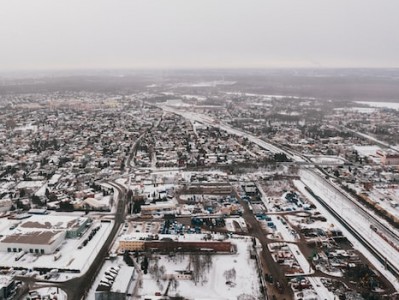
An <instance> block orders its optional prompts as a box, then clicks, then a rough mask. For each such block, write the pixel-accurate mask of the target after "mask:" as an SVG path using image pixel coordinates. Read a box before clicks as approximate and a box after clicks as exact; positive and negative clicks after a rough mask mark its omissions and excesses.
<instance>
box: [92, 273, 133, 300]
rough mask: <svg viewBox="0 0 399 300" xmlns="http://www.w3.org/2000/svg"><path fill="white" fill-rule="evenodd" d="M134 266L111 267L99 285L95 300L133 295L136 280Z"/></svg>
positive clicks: (119, 299)
mask: <svg viewBox="0 0 399 300" xmlns="http://www.w3.org/2000/svg"><path fill="white" fill-rule="evenodd" d="M134 273H135V269H134V267H128V266H121V267H118V268H110V269H109V270H108V271H106V272H105V274H104V275H103V278H102V280H101V281H100V284H99V285H98V286H97V289H96V293H95V300H125V299H127V297H128V296H131V295H132V292H133V289H134V288H135V284H136V281H135V280H134Z"/></svg>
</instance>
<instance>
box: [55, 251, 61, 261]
mask: <svg viewBox="0 0 399 300" xmlns="http://www.w3.org/2000/svg"><path fill="white" fill-rule="evenodd" d="M60 257H61V253H60V252H57V253H56V254H54V261H57V260H59V259H60Z"/></svg>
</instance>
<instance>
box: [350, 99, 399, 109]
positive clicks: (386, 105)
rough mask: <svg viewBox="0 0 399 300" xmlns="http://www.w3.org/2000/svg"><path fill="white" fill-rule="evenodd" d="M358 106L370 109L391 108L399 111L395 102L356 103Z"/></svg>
mask: <svg viewBox="0 0 399 300" xmlns="http://www.w3.org/2000/svg"><path fill="white" fill-rule="evenodd" d="M356 103H359V104H365V105H369V106H371V107H379V108H391V109H397V110H399V103H397V102H369V101H356Z"/></svg>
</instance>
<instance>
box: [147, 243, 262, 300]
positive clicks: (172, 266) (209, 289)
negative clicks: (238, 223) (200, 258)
mask: <svg viewBox="0 0 399 300" xmlns="http://www.w3.org/2000/svg"><path fill="white" fill-rule="evenodd" d="M231 241H232V242H233V243H234V244H236V245H237V253H236V254H231V255H218V254H212V255H211V256H212V265H211V267H210V269H209V271H208V270H204V276H203V277H202V279H201V280H200V282H198V283H197V284H195V283H194V282H193V281H192V280H179V281H178V285H177V287H176V289H175V288H174V287H171V288H170V290H169V295H176V294H179V295H181V296H183V297H186V298H188V299H215V300H216V299H218V300H223V299H237V297H238V296H240V295H242V294H246V295H250V296H252V298H249V299H258V297H259V296H260V293H259V279H258V274H257V271H256V262H255V260H254V259H250V255H249V248H250V247H251V245H252V242H251V239H250V238H242V239H232V240H231ZM158 265H159V267H161V266H164V267H165V269H166V273H170V272H173V271H176V270H187V269H188V266H189V255H188V254H187V255H186V256H185V257H183V258H182V259H172V258H169V257H168V256H160V259H159V261H158ZM150 267H151V263H150ZM191 268H192V266H191ZM232 269H234V270H235V276H233V277H232V278H231V279H230V280H227V279H226V271H229V270H232ZM143 279H144V280H143V288H142V289H141V290H140V294H141V295H155V293H156V292H161V293H162V294H163V292H164V291H165V289H166V286H167V281H165V282H163V283H162V281H161V283H162V285H163V289H160V286H159V285H158V284H157V282H156V280H155V279H154V278H152V277H151V275H150V274H147V275H144V277H143ZM227 281H231V283H230V284H226V282H227Z"/></svg>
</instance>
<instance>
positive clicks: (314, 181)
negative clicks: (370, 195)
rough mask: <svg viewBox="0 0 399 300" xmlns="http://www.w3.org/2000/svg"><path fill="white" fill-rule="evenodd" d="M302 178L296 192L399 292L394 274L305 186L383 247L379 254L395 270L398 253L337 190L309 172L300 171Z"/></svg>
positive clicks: (397, 262)
mask: <svg viewBox="0 0 399 300" xmlns="http://www.w3.org/2000/svg"><path fill="white" fill-rule="evenodd" d="M300 176H301V181H299V180H295V181H294V184H295V186H296V187H297V189H298V190H299V191H300V192H301V193H302V194H303V195H304V196H306V197H307V198H308V199H309V200H311V201H312V202H313V203H314V204H315V205H316V207H317V209H318V210H319V211H320V212H321V213H322V215H323V216H325V217H326V218H327V220H328V221H329V222H331V223H332V224H334V225H335V226H336V227H337V228H339V229H340V230H341V231H342V232H343V234H344V236H346V237H347V238H348V239H349V241H350V242H351V243H352V244H353V246H354V248H356V249H357V250H359V251H360V252H361V253H362V254H363V255H364V256H365V257H367V258H368V260H369V261H370V262H371V263H372V264H373V265H374V267H375V268H376V269H377V270H378V271H379V272H380V273H381V274H383V275H384V276H385V277H386V278H387V279H388V280H389V281H390V282H391V283H392V285H393V286H394V287H395V289H396V290H398V291H399V281H398V279H397V278H395V276H393V275H392V273H390V272H389V271H387V270H386V269H385V266H384V265H383V264H382V263H380V262H379V261H378V260H377V259H376V258H375V257H374V256H373V255H372V254H371V253H370V252H369V251H368V250H367V249H366V248H365V247H364V246H363V245H362V244H361V243H360V242H358V241H357V239H356V238H355V237H353V236H352V235H351V234H350V233H349V231H347V230H346V229H345V228H344V227H343V226H342V225H341V224H340V223H339V222H338V221H336V220H335V218H334V217H333V216H332V215H331V214H330V213H329V212H328V211H327V210H326V209H325V208H324V207H323V206H322V205H321V204H319V203H318V202H317V201H315V200H314V198H313V197H312V195H310V194H309V192H308V191H307V190H306V189H305V185H307V186H308V187H309V188H310V189H312V191H313V192H314V193H315V194H316V195H318V196H320V197H321V198H322V199H323V200H324V201H326V203H327V204H328V205H329V206H330V207H331V208H332V209H334V210H335V211H336V212H337V213H339V214H340V215H341V216H342V217H344V218H345V220H346V221H347V222H348V223H350V224H351V226H352V227H353V228H355V229H356V230H357V231H358V232H359V233H360V234H361V235H362V236H364V237H365V238H366V239H367V240H369V241H370V242H371V243H372V244H374V245H380V247H379V251H380V252H381V253H382V254H383V255H384V256H385V257H387V259H388V260H389V261H390V262H392V263H393V264H394V265H395V266H396V267H399V261H398V259H397V257H398V256H399V252H398V251H396V250H395V249H394V248H393V247H392V246H391V245H389V244H388V243H387V242H386V241H385V240H383V239H382V238H381V237H380V236H379V235H377V234H376V233H375V232H374V231H373V230H372V229H371V228H370V224H371V223H370V220H369V219H367V218H366V217H365V216H363V215H362V214H360V213H358V212H357V210H358V209H359V208H357V207H356V205H355V204H353V203H352V202H351V201H349V200H348V199H346V198H345V197H344V196H342V195H341V194H339V193H337V192H336V191H334V189H333V188H332V187H331V186H330V185H327V184H326V183H325V182H323V181H322V179H321V178H320V177H318V176H316V175H315V174H313V173H312V172H311V171H309V170H301V171H300Z"/></svg>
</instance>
